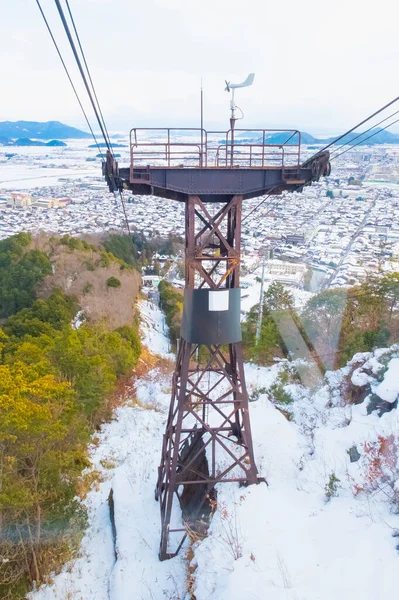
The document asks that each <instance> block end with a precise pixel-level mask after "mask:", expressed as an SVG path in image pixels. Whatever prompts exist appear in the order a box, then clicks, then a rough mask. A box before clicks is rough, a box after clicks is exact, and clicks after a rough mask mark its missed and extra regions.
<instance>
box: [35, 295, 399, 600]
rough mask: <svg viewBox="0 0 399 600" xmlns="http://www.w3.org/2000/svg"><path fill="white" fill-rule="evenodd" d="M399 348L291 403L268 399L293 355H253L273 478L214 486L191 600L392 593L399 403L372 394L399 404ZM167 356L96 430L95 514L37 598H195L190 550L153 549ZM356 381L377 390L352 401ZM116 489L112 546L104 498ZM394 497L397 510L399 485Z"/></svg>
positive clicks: (313, 599)
mask: <svg viewBox="0 0 399 600" xmlns="http://www.w3.org/2000/svg"><path fill="white" fill-rule="evenodd" d="M140 311H141V314H142V333H143V336H144V343H146V344H147V346H148V347H149V349H150V350H152V351H153V352H156V353H158V354H160V355H161V356H163V357H166V358H170V357H171V355H170V354H169V344H168V341H167V338H166V335H165V333H166V331H165V324H164V320H163V315H162V314H161V312H160V310H159V309H158V308H157V307H156V306H154V305H151V304H150V303H148V302H147V301H142V302H141V305H140ZM398 356H399V347H397V348H393V349H391V350H390V351H388V350H385V351H377V352H375V353H374V354H364V355H357V356H356V357H355V358H354V360H353V361H352V364H351V365H349V366H348V367H346V368H345V369H341V370H340V371H339V372H334V373H328V374H327V375H326V377H325V379H324V381H323V384H322V386H319V387H318V388H316V389H314V390H309V389H308V388H305V387H304V386H302V384H301V383H300V382H299V381H297V380H296V381H292V382H291V383H289V384H288V385H286V388H285V389H286V391H287V392H288V393H289V394H290V395H291V397H292V398H293V399H294V401H293V402H292V403H290V404H287V405H284V407H283V406H282V405H280V406H277V405H276V404H275V403H272V401H271V399H272V396H273V393H272V390H271V389H270V386H271V385H272V384H273V383H275V382H276V381H277V382H278V381H279V379H278V378H279V376H280V377H281V375H279V374H280V373H281V371H282V370H283V369H284V368H285V367H286V363H285V361H281V362H276V364H275V365H274V366H273V367H271V368H259V367H256V366H255V365H247V366H246V376H247V382H248V388H249V394H250V396H251V399H253V400H255V399H256V398H257V400H255V401H252V402H251V403H250V413H251V421H252V429H253V439H254V445H255V456H256V460H257V465H258V468H259V470H260V474H261V475H262V476H263V477H265V478H266V479H267V482H268V485H266V484H265V483H261V484H259V485H258V486H252V487H250V488H239V487H238V486H237V485H235V484H222V485H220V486H219V488H218V509H217V511H216V513H215V515H214V517H213V520H212V523H211V527H210V530H209V535H208V537H207V538H206V539H205V540H204V541H202V542H198V543H197V544H195V545H194V547H193V553H194V558H192V560H191V567H192V570H193V571H194V572H193V574H192V576H193V577H194V590H195V598H196V600H212V599H214V600H264V599H267V600H337V598H339V600H379V599H385V598H394V597H396V595H397V582H398V575H397V573H398V565H399V554H398V550H397V548H396V547H397V546H398V544H399V539H398V538H396V537H393V534H395V532H397V531H398V530H399V517H398V515H397V514H395V513H394V501H393V500H394V497H395V485H397V483H396V482H397V479H398V477H397V475H398V474H399V465H398V464H397V462H395V460H394V455H393V452H394V451H395V452H397V450H398V446H399V439H398V431H399V429H398V425H399V423H398V411H397V410H396V408H393V409H392V410H391V411H390V412H386V413H385V414H383V415H382V416H381V417H379V416H378V414H377V412H376V411H374V412H372V413H371V414H367V406H368V404H369V403H370V401H371V400H372V399H373V398H374V399H375V397H376V394H380V398H381V400H385V402H387V403H388V404H387V405H386V407H387V406H388V408H392V407H394V406H395V405H394V404H393V403H394V401H395V395H396V396H397V394H398V392H399V368H398V361H399V358H398ZM162 364H163V366H162ZM165 364H167V361H165V360H164V361H163V363H161V366H158V367H156V368H155V369H153V370H151V371H150V372H149V373H148V374H147V375H145V376H143V377H142V378H140V379H139V380H138V381H136V383H135V394H134V396H135V399H136V400H137V401H136V402H132V403H131V404H129V405H126V406H122V407H120V408H118V409H117V411H116V414H115V418H114V420H113V421H112V422H111V423H109V424H107V425H105V426H104V427H103V429H102V431H101V433H100V434H99V435H97V437H98V443H97V444H96V445H93V447H92V451H91V454H92V462H93V466H94V468H95V469H97V470H98V471H99V472H100V473H101V475H102V478H103V481H102V482H101V483H99V485H98V486H97V487H94V488H93V489H92V490H91V491H90V492H89V494H88V497H87V500H86V503H87V506H88V511H89V526H88V529H87V532H86V534H85V537H84V539H83V542H82V547H81V552H80V556H79V557H78V558H77V559H76V561H75V562H74V563H73V564H71V565H66V567H65V569H64V571H63V572H62V573H61V574H60V575H58V576H56V577H55V578H54V584H53V585H51V586H46V587H43V588H42V589H40V590H39V591H38V592H36V593H35V594H33V595H32V600H67V599H76V600H103V599H104V600H105V599H107V600H164V599H169V600H190V599H191V600H192V598H194V596H190V595H189V594H188V593H187V592H186V579H187V567H188V559H187V557H186V553H185V552H184V551H183V552H182V553H181V555H180V556H178V557H177V558H174V559H172V560H169V561H166V562H163V563H160V562H159V560H158V545H159V528H160V519H159V506H158V504H157V502H156V501H155V499H154V485H155V480H156V475H157V467H158V462H159V458H160V449H161V440H162V434H163V431H164V423H165V419H166V411H167V407H168V404H169V393H170V372H168V368H165ZM169 368H170V369H171V368H172V363H171V364H170V367H169ZM356 386H370V387H369V388H365V387H359V388H356ZM353 389H359V390H363V389H364V390H366V391H368V392H369V393H368V395H366V397H365V399H364V400H363V401H362V402H361V403H360V404H357V405H354V404H351V405H348V404H347V403H346V402H344V400H343V398H344V396H345V395H347V394H348V393H350V391H351V390H353ZM386 407H385V408H386ZM279 408H280V409H282V408H284V409H285V410H286V411H288V412H286V413H285V414H283V413H282V412H281V410H279ZM287 416H289V417H290V418H291V420H287ZM381 440H386V441H385V442H382V441H381ZM354 449H355V450H354ZM377 450H380V462H379V463H378V461H377V462H376V451H377ZM352 459H353V462H351V460H352ZM395 474H396V475H395ZM395 476H396V480H394V478H395ZM391 484H392V485H391ZM111 487H112V488H113V490H114V498H115V520H116V530H117V538H116V551H117V558H115V554H114V548H113V539H112V530H111V524H110V519H109V511H108V504H107V497H108V494H109V491H110V489H111ZM397 497H398V503H397V508H398V510H399V489H397ZM190 559H191V556H190ZM395 592H396V594H395Z"/></svg>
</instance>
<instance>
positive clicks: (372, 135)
mask: <svg viewBox="0 0 399 600" xmlns="http://www.w3.org/2000/svg"><path fill="white" fill-rule="evenodd" d="M391 116H392V115H391ZM398 122H399V119H396V120H395V121H392V123H388V125H386V126H385V127H382V129H379V130H378V131H375V132H374V133H372V134H371V135H369V136H368V137H366V138H364V139H363V140H360V142H358V143H357V144H354V145H353V146H350V147H349V148H347V149H346V150H343V151H342V152H340V153H339V154H334V156H333V157H332V158H331V160H334V159H335V158H338V157H339V156H342V155H343V154H346V153H347V152H349V150H352V149H353V148H356V146H359V145H360V144H363V143H364V142H365V141H366V140H369V139H370V138H372V137H374V136H375V135H377V134H378V133H381V131H385V129H388V127H392V125H395V123H398Z"/></svg>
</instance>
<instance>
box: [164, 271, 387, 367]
mask: <svg viewBox="0 0 399 600" xmlns="http://www.w3.org/2000/svg"><path fill="white" fill-rule="evenodd" d="M159 291H160V299H161V308H162V309H163V310H164V312H165V316H166V322H167V325H168V326H169V328H170V338H171V341H172V343H173V344H174V343H175V342H176V339H177V338H178V337H179V336H180V323H181V317H182V312H183V297H182V295H181V293H180V292H179V291H177V290H176V289H174V288H173V287H172V286H171V285H170V284H169V283H167V282H166V281H161V283H160V285H159ZM258 310H259V307H258V305H255V306H253V307H252V308H251V309H250V311H249V312H248V314H247V317H246V319H245V321H244V322H243V324H242V340H243V350H244V357H245V359H246V360H248V361H253V362H256V363H258V364H260V365H269V364H272V363H273V362H274V359H275V358H276V357H277V358H282V357H291V358H296V357H298V356H299V355H298V353H297V350H298V338H300V339H301V341H302V343H303V344H304V347H306V348H307V350H308V351H310V352H311V354H312V356H313V358H314V359H315V360H316V362H317V363H318V365H319V367H320V368H321V370H322V371H325V370H327V369H334V368H338V367H341V366H344V365H345V364H346V362H347V361H348V360H349V359H351V358H352V356H353V355H354V354H355V353H356V352H367V351H370V350H373V349H374V348H378V347H382V346H386V345H388V344H392V343H394V342H396V341H398V340H399V314H398V310H399V273H387V274H385V275H380V276H378V277H377V276H374V277H370V278H369V280H368V281H367V282H366V283H363V284H361V285H360V286H357V287H352V288H348V289H347V288H335V289H329V290H325V291H323V292H321V293H319V294H316V295H315V296H313V297H312V298H310V300H309V301H308V302H307V303H306V304H305V306H304V308H303V310H302V311H301V312H299V311H297V310H296V309H295V307H294V297H293V295H292V293H291V292H290V291H288V290H286V289H285V287H284V286H283V285H282V284H281V283H279V282H273V283H272V284H271V285H270V286H269V288H268V290H267V291H266V292H265V293H264V298H263V315H262V323H261V328H260V336H259V340H258V341H256V326H257V322H258ZM200 356H201V352H200Z"/></svg>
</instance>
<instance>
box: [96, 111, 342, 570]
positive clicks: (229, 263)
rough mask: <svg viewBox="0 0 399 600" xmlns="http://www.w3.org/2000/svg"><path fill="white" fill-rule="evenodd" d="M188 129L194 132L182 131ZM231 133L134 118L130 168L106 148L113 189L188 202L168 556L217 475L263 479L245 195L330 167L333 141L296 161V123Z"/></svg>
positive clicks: (164, 553) (166, 439) (165, 487)
mask: <svg viewBox="0 0 399 600" xmlns="http://www.w3.org/2000/svg"><path fill="white" fill-rule="evenodd" d="M244 131H245V130H244ZM155 132H156V133H155ZM184 133H186V134H187V135H188V137H189V141H184V142H182V141H181V136H182V134H184ZM234 133H239V134H240V130H235V131H234V120H232V121H231V129H230V130H229V131H227V132H225V133H224V134H223V133H222V132H213V134H214V136H213V139H214V140H215V139H216V140H217V141H216V145H215V141H214V142H212V141H211V139H212V135H211V134H212V132H207V131H205V130H203V129H200V130H189V133H188V132H185V131H184V130H182V129H179V130H178V131H177V137H174V132H173V130H171V129H162V130H144V132H143V130H141V129H132V130H131V132H130V156H131V164H130V167H128V168H119V166H118V163H117V162H116V161H115V160H114V158H113V157H112V155H111V153H107V162H106V164H105V165H104V170H103V173H104V176H105V178H106V180H107V182H108V184H109V187H110V190H112V191H115V190H116V189H119V190H122V189H130V190H131V191H132V192H133V193H135V194H151V195H153V196H159V197H160V198H168V199H173V200H177V201H180V202H184V204H185V291H184V308H183V319H182V326H181V339H180V343H179V346H178V352H177V358H176V365H175V369H174V373H173V379H172V396H171V403H170V409H169V415H168V420H167V424H166V431H165V434H164V436H163V444H162V454H161V461H160V466H159V469H158V480H157V484H156V490H155V496H156V498H157V500H159V503H160V509H161V543H160V552H159V557H160V559H161V560H164V559H167V558H171V557H172V556H175V555H176V554H177V553H178V552H179V550H180V548H181V547H182V545H183V543H184V540H185V538H186V536H187V532H188V531H190V529H191V530H194V531H197V532H198V531H201V529H206V527H207V523H208V522H209V517H210V514H211V510H212V507H213V506H214V500H215V497H216V492H215V485H216V484H218V483H223V482H238V483H240V484H242V485H247V484H253V483H258V482H259V481H260V480H259V478H258V472H257V468H256V464H255V459H254V451H253V446H252V435H251V426H250V420H249V413H248V394H247V389H246V385H245V375H244V365H243V356H242V346H241V327H240V287H239V284H240V241H241V215H242V203H243V200H245V199H248V198H253V197H256V196H260V195H262V194H267V193H269V194H270V193H273V194H274V195H277V194H281V192H282V191H283V190H288V191H300V190H302V188H303V186H304V185H308V184H309V183H311V182H312V181H314V180H318V179H319V178H320V176H322V175H326V174H329V171H330V164H329V153H328V152H324V153H320V154H319V155H317V156H316V157H314V158H312V159H310V160H308V161H307V162H305V163H303V164H300V133H299V132H298V131H286V132H284V133H286V134H287V139H286V142H285V143H283V144H280V145H272V144H268V143H267V139H268V135H270V132H268V131H267V130H252V131H251V130H246V135H248V134H249V135H251V136H252V137H253V136H257V139H258V141H257V142H254V143H244V144H238V143H236V142H235V141H234ZM273 133H275V131H274V132H273ZM143 134H144V139H142V137H141V136H142V135H143ZM155 135H157V136H158V137H157V138H156V139H155V140H154V136H155ZM194 135H196V136H197V139H195V140H194V141H191V140H192V138H193V136H194ZM222 135H224V136H225V140H224V142H223V143H221V140H220V137H221V136H222ZM215 136H216V137H215ZM182 161H183V162H182ZM151 163H152V164H151ZM160 202H161V200H160ZM211 207H212V208H211ZM198 356H199V359H198Z"/></svg>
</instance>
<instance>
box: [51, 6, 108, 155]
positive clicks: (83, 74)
mask: <svg viewBox="0 0 399 600" xmlns="http://www.w3.org/2000/svg"><path fill="white" fill-rule="evenodd" d="M54 1H55V4H56V7H57V10H58V13H59V15H60V18H61V21H62V24H63V27H64V30H65V33H66V35H67V38H68V41H69V45H70V46H71V50H72V52H73V55H74V57H75V60H76V64H77V66H78V69H79V72H80V74H81V76H82V80H83V83H84V86H85V88H86V91H87V94H88V96H89V100H90V102H91V105H92V107H93V110H94V114H95V115H96V118H97V122H98V125H99V127H100V130H101V133H102V136H103V138H104V141H105V144H106V146H107V149H108V150H109V151H110V152H111V148H110V145H109V142H108V139H107V136H106V134H105V130H104V127H103V124H102V122H101V118H100V115H99V112H98V110H97V106H96V104H95V102H94V99H93V94H92V93H91V90H90V87H89V84H88V82H87V78H86V75H85V72H84V70H83V67H82V63H81V60H80V58H79V54H78V52H77V50H76V45H75V42H74V40H73V38H72V34H71V31H70V29H69V25H68V23H67V20H66V18H65V14H64V11H63V8H62V6H61V3H60V0H54ZM111 154H112V153H111Z"/></svg>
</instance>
